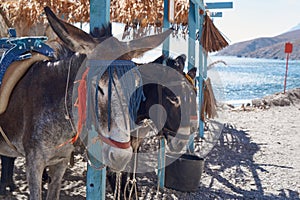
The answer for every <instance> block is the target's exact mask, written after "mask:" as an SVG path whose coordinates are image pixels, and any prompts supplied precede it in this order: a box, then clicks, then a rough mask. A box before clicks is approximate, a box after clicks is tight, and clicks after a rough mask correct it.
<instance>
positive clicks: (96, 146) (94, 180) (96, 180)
mask: <svg viewBox="0 0 300 200" xmlns="http://www.w3.org/2000/svg"><path fill="white" fill-rule="evenodd" d="M97 138H98V133H97V132H96V131H95V128H94V126H92V130H90V131H89V133H88V157H89V161H90V164H91V165H90V164H88V167H87V183H86V199H88V200H94V199H103V200H104V199H105V190H106V187H105V186H106V185H105V180H106V168H102V167H103V164H102V163H101V160H102V149H101V143H100V141H99V139H98V140H97Z"/></svg>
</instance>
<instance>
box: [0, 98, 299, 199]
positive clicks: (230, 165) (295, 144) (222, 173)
mask: <svg viewBox="0 0 300 200" xmlns="http://www.w3.org/2000/svg"><path fill="white" fill-rule="evenodd" d="M219 113H220V114H222V116H223V117H222V120H223V121H224V124H225V125H224V129H223V131H222V134H221V135H220V138H219V140H218V141H217V143H216V145H215V146H214V148H213V149H212V150H211V151H210V152H209V154H208V155H207V156H206V158H205V167H204V172H203V174H202V177H201V183H200V187H199V190H198V191H197V192H190V193H185V192H179V191H175V190H172V189H167V188H164V189H161V190H160V192H159V194H158V196H157V197H155V195H156V190H157V177H156V175H155V173H154V172H153V173H147V174H143V175H142V174H139V175H138V185H139V188H140V189H141V194H140V198H139V199H168V200H169V199H180V200H181V199H272V200H273V199H299V196H300V103H295V104H291V105H290V106H284V107H281V106H271V107H270V108H269V109H258V108H255V109H251V111H241V110H239V109H234V110H232V109H222V110H220V111H219ZM85 175H86V163H85V162H84V159H83V155H81V154H78V153H77V154H76V155H75V165H74V166H73V167H71V168H69V169H68V170H67V172H66V174H65V176H64V180H63V185H62V191H61V196H60V198H61V199H70V200H71V199H72V200H79V199H85ZM14 179H15V181H16V185H17V187H18V190H17V191H15V192H13V193H12V194H11V195H9V196H7V197H0V199H17V200H20V199H28V193H29V192H28V185H27V183H26V177H25V168H24V159H22V158H18V159H17V161H16V166H15V175H14ZM44 188H47V185H46V184H45V185H44ZM43 193H44V194H46V191H45V190H44V192H43ZM112 197H113V194H112V193H111V192H109V191H107V199H112Z"/></svg>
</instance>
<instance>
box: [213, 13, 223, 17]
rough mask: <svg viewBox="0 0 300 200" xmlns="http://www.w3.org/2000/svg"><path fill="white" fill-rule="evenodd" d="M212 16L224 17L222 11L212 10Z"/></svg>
mask: <svg viewBox="0 0 300 200" xmlns="http://www.w3.org/2000/svg"><path fill="white" fill-rule="evenodd" d="M210 17H223V13H222V12H211V13H210Z"/></svg>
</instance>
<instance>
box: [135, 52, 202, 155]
mask: <svg viewBox="0 0 300 200" xmlns="http://www.w3.org/2000/svg"><path fill="white" fill-rule="evenodd" d="M165 59H166V58H164V57H163V56H161V57H159V58H157V59H156V60H155V61H154V62H153V63H150V64H146V65H142V66H141V67H140V71H141V74H142V77H143V84H144V94H145V96H146V101H145V102H144V103H143V104H142V106H141V109H140V110H139V111H140V112H139V114H140V115H144V116H145V117H146V118H151V119H152V120H153V121H154V123H155V124H156V127H157V128H158V130H160V132H161V134H163V135H164V136H165V138H166V139H167V145H168V147H169V149H170V151H173V152H179V151H181V150H182V149H183V148H184V147H185V146H186V144H187V143H188V141H189V136H190V122H189V120H190V115H191V100H194V101H196V98H195V95H194V96H193V97H192V94H193V93H195V91H194V90H193V88H194V87H193V85H192V84H190V83H189V82H188V80H187V78H186V77H185V74H184V72H183V69H184V62H185V59H186V57H185V55H180V56H178V57H177V58H175V59H173V58H167V59H166V64H167V66H164V65H162V63H163V61H164V60H165ZM193 109H196V108H193Z"/></svg>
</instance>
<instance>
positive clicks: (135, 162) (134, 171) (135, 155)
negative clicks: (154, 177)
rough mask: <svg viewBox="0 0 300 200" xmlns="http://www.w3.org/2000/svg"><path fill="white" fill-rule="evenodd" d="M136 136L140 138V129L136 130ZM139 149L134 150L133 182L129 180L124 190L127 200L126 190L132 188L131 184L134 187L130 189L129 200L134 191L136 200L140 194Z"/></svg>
mask: <svg viewBox="0 0 300 200" xmlns="http://www.w3.org/2000/svg"><path fill="white" fill-rule="evenodd" d="M136 136H137V139H138V138H139V129H137V130H136ZM137 148H138V145H137V146H136V147H135V148H134V161H133V177H132V180H130V179H128V180H127V182H126V185H125V188H124V199H125V200H127V197H126V191H127V190H126V189H127V187H128V188H130V186H129V184H131V185H132V187H131V188H130V192H129V197H128V199H129V200H131V198H132V193H133V190H134V193H135V199H136V200H137V199H138V198H139V197H138V193H137V181H136V168H137Z"/></svg>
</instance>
